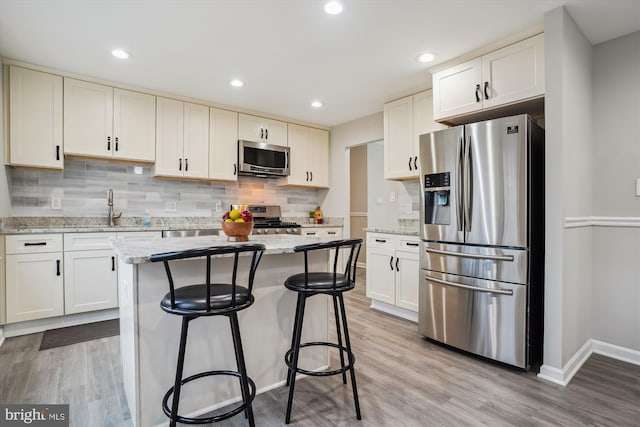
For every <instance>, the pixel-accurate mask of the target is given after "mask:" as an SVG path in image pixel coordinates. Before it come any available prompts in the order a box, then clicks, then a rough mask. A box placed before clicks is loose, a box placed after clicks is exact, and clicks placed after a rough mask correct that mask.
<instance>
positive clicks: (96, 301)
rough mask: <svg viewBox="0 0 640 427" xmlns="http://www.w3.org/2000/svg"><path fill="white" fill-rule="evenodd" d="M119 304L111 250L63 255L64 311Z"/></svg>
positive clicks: (84, 310)
mask: <svg viewBox="0 0 640 427" xmlns="http://www.w3.org/2000/svg"><path fill="white" fill-rule="evenodd" d="M117 306H118V273H117V271H116V259H115V255H114V254H113V251H112V250H110V249H104V250H97V251H75V252H65V254H64V311H65V314H72V313H83V312H86V311H94V310H104V309H107V308H114V307H117Z"/></svg>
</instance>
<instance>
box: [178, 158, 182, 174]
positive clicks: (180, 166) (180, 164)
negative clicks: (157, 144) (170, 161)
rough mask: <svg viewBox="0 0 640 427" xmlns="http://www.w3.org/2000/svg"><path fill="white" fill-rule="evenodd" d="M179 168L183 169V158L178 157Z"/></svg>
mask: <svg viewBox="0 0 640 427" xmlns="http://www.w3.org/2000/svg"><path fill="white" fill-rule="evenodd" d="M178 170H179V171H181V170H182V159H178Z"/></svg>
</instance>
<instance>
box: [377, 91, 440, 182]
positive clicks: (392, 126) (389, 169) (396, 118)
mask: <svg viewBox="0 0 640 427" xmlns="http://www.w3.org/2000/svg"><path fill="white" fill-rule="evenodd" d="M431 98H432V95H431V90H426V91H424V92H420V93H417V94H415V95H412V96H407V97H405V98H401V99H398V100H396V101H393V102H389V103H386V104H385V105H384V177H385V179H414V178H417V177H418V174H419V167H420V135H422V134H424V133H429V132H433V131H436V130H439V129H444V128H446V126H444V125H441V124H440V123H436V122H434V121H433V101H432V99H431Z"/></svg>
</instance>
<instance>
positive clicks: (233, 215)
mask: <svg viewBox="0 0 640 427" xmlns="http://www.w3.org/2000/svg"><path fill="white" fill-rule="evenodd" d="M241 216H242V214H241V213H240V211H239V210H238V209H232V210H231V211H230V212H229V218H231V219H232V220H234V221H235V220H236V219H238V218H240V217H241Z"/></svg>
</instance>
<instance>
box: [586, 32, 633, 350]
mask: <svg viewBox="0 0 640 427" xmlns="http://www.w3.org/2000/svg"><path fill="white" fill-rule="evenodd" d="M593 96H594V103H593V120H594V122H593V123H594V125H593V128H594V133H593V134H594V141H593V151H594V159H597V161H595V162H594V165H593V175H594V176H595V177H598V178H599V179H595V180H594V182H593V214H594V216H598V217H612V219H613V220H614V221H615V220H616V219H620V218H623V219H626V218H629V217H631V218H640V197H636V196H635V180H636V178H638V177H640V32H636V33H633V34H630V35H627V36H624V37H620V38H618V39H615V40H611V41H608V42H605V43H602V44H599V45H597V46H595V47H594V51H593ZM605 177H606V179H603V178H605ZM639 261H640V228H637V227H635V228H629V227H594V230H593V281H594V286H593V293H592V295H593V301H594V304H593V310H592V312H593V316H592V330H593V333H592V337H593V339H595V340H598V341H603V342H606V343H610V344H614V345H618V346H622V347H625V348H628V349H632V350H636V351H640V308H639V307H640V262H639Z"/></svg>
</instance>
